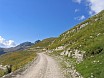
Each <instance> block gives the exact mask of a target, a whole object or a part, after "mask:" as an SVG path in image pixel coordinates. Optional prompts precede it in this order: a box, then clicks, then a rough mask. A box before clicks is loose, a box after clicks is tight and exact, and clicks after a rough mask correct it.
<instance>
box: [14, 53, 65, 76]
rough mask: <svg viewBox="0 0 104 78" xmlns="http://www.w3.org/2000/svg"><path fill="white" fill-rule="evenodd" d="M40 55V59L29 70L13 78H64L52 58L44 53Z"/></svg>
mask: <svg viewBox="0 0 104 78" xmlns="http://www.w3.org/2000/svg"><path fill="white" fill-rule="evenodd" d="M38 55H39V56H38V59H37V60H36V61H35V62H34V63H33V64H32V65H31V66H30V67H28V69H26V70H25V71H24V72H22V73H21V74H18V75H16V76H15V77H13V78H64V76H63V75H62V73H61V69H60V67H59V66H58V64H57V62H56V61H55V60H54V59H53V58H52V57H50V56H48V55H46V54H43V53H39V54H38Z"/></svg>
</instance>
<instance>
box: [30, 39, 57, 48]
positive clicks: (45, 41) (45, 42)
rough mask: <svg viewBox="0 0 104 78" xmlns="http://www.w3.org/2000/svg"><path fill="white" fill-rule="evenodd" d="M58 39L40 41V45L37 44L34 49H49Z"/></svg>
mask: <svg viewBox="0 0 104 78" xmlns="http://www.w3.org/2000/svg"><path fill="white" fill-rule="evenodd" d="M55 39H56V38H53V37H52V38H47V39H44V40H42V41H40V42H39V43H36V44H35V45H34V46H32V47H41V48H47V47H48V46H49V45H50V44H51V43H52V42H53V41H54V40H55Z"/></svg>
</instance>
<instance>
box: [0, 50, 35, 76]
mask: <svg viewBox="0 0 104 78" xmlns="http://www.w3.org/2000/svg"><path fill="white" fill-rule="evenodd" d="M35 57H36V53H35V52H33V51H18V52H12V53H7V54H4V55H2V56H0V65H3V66H6V65H9V66H11V70H6V71H5V70H0V77H1V76H3V75H5V74H8V73H10V71H11V72H13V71H15V70H17V69H19V68H22V67H24V66H25V65H26V64H28V63H29V62H31V61H32V60H33V59H34V58H35ZM7 69H8V68H7Z"/></svg>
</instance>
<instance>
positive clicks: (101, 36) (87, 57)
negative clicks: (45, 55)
mask: <svg viewBox="0 0 104 78" xmlns="http://www.w3.org/2000/svg"><path fill="white" fill-rule="evenodd" d="M48 48H49V52H50V51H51V52H52V54H54V55H56V56H59V57H61V56H62V59H63V58H64V59H63V61H62V65H63V64H64V62H65V64H64V67H65V66H66V68H67V69H66V70H68V69H69V70H72V69H71V67H72V66H74V68H75V69H74V71H78V72H79V73H80V74H81V75H82V76H83V77H84V78H92V77H93V78H103V77H104V67H103V66H104V10H103V11H101V12H100V13H98V14H97V15H94V16H92V17H91V18H89V19H87V20H86V21H84V22H82V23H80V24H78V25H76V26H75V27H73V28H71V29H70V30H68V31H66V32H64V33H62V34H61V35H60V36H59V37H58V38H57V39H55V41H54V42H53V43H51V44H50V46H49V47H48ZM62 59H61V60H62ZM65 59H66V60H65ZM70 63H73V65H71V67H70ZM68 64H69V68H68ZM69 70H68V72H71V71H69ZM78 72H76V73H75V74H74V75H77V76H78V74H79V73H78ZM72 74H73V72H72ZM79 77H80V76H79Z"/></svg>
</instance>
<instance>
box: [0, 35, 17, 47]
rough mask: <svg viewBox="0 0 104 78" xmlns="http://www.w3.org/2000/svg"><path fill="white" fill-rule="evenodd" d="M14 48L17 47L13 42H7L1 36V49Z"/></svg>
mask: <svg viewBox="0 0 104 78" xmlns="http://www.w3.org/2000/svg"><path fill="white" fill-rule="evenodd" d="M14 46H16V44H15V42H14V41H13V40H5V39H4V38H3V37H1V36H0V47H4V48H9V47H14Z"/></svg>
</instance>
